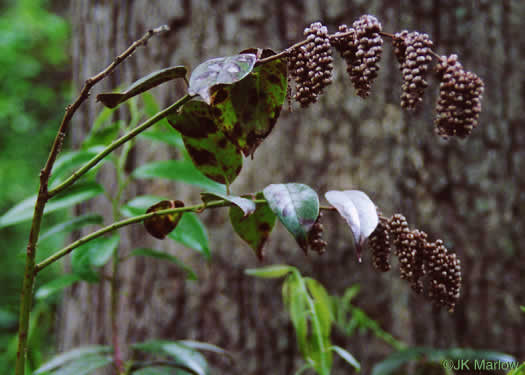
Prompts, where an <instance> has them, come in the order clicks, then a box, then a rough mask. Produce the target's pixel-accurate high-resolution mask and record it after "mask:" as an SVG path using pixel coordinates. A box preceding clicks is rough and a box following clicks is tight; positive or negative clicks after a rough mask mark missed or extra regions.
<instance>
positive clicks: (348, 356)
mask: <svg viewBox="0 0 525 375" xmlns="http://www.w3.org/2000/svg"><path fill="white" fill-rule="evenodd" d="M330 349H332V350H333V351H334V352H336V353H337V354H339V356H340V357H341V358H343V359H344V360H345V361H346V363H348V364H350V365H351V366H353V367H354V368H355V369H356V370H357V371H360V370H361V365H360V364H359V362H357V360H356V359H355V358H354V356H353V355H352V354H350V353H349V352H347V351H346V350H345V349H343V348H341V347H340V346H337V345H335V346H332V347H331V348H330Z"/></svg>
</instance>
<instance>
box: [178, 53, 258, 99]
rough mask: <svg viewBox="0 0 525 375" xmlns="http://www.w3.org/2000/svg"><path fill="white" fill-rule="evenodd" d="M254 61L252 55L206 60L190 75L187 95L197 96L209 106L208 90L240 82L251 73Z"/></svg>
mask: <svg viewBox="0 0 525 375" xmlns="http://www.w3.org/2000/svg"><path fill="white" fill-rule="evenodd" d="M256 60H257V57H256V56H255V55H254V54H248V53H245V54H240V55H235V56H228V57H219V58H216V59H211V60H207V61H205V62H203V63H202V64H200V65H198V66H197V67H196V68H195V70H194V71H193V72H192V73H191V77H190V84H189V87H188V93H189V94H190V95H195V94H199V95H200V96H201V97H202V98H203V99H204V100H205V101H206V102H207V103H208V104H210V89H211V88H212V87H213V86H215V85H218V84H221V83H222V84H231V83H234V82H237V81H240V80H241V79H243V78H244V77H246V76H247V75H248V74H249V73H250V72H251V71H252V69H253V66H254V65H255V61H256Z"/></svg>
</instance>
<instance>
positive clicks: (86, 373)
mask: <svg viewBox="0 0 525 375" xmlns="http://www.w3.org/2000/svg"><path fill="white" fill-rule="evenodd" d="M112 362H113V359H112V358H111V357H110V356H101V355H91V356H86V357H82V358H79V359H77V360H75V361H71V362H68V363H67V364H65V365H64V366H62V367H60V368H59V369H57V370H55V371H54V372H53V375H90V374H95V370H97V369H100V368H102V367H105V366H107V365H109V364H110V363H112Z"/></svg>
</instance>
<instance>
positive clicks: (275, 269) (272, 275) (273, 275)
mask: <svg viewBox="0 0 525 375" xmlns="http://www.w3.org/2000/svg"><path fill="white" fill-rule="evenodd" d="M294 269H295V268H294V267H292V266H288V265H286V264H276V265H273V266H267V267H261V268H251V269H247V270H245V271H244V273H245V274H247V275H249V276H254V277H260V278H263V279H277V278H279V277H283V276H286V275H287V274H289V273H290V272H292V271H293V270H294Z"/></svg>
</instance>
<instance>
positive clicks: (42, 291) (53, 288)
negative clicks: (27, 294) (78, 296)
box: [35, 274, 81, 300]
mask: <svg viewBox="0 0 525 375" xmlns="http://www.w3.org/2000/svg"><path fill="white" fill-rule="evenodd" d="M79 280H81V279H80V277H79V276H78V275H74V274H65V275H62V276H59V277H58V278H56V279H54V280H52V281H50V282H48V283H46V284H44V285H42V286H41V287H40V288H38V290H37V291H36V293H35V297H36V299H41V300H42V299H46V298H48V297H50V296H52V295H55V294H57V293H59V292H61V291H62V289H64V288H67V287H68V286H70V285H72V284H74V283H75V282H77V281H79Z"/></svg>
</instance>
